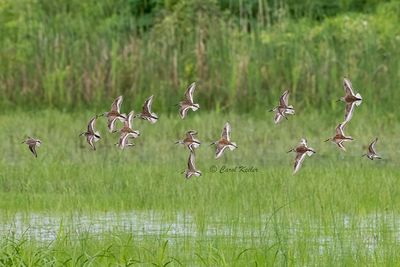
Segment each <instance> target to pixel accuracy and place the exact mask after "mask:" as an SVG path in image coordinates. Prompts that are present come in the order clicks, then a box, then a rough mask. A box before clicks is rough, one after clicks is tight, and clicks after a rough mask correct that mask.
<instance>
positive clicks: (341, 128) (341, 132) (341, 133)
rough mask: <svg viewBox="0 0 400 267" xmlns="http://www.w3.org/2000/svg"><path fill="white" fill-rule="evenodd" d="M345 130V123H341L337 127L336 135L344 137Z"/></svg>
mask: <svg viewBox="0 0 400 267" xmlns="http://www.w3.org/2000/svg"><path fill="white" fill-rule="evenodd" d="M343 129H344V123H339V124H338V126H336V134H340V135H344V132H343Z"/></svg>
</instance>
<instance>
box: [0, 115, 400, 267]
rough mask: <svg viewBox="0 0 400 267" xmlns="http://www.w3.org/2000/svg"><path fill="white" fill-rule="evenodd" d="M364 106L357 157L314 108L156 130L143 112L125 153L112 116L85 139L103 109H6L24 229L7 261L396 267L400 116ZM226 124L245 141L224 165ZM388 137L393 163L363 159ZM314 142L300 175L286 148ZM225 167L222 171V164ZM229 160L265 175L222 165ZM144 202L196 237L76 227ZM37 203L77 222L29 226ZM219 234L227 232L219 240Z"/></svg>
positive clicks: (172, 120)
mask: <svg viewBox="0 0 400 267" xmlns="http://www.w3.org/2000/svg"><path fill="white" fill-rule="evenodd" d="M357 111H360V112H357V113H356V114H355V115H354V118H353V120H352V121H351V123H350V124H349V126H348V127H347V129H346V130H347V131H346V133H347V134H349V135H352V136H353V137H354V138H355V139H356V140H355V141H354V142H353V143H349V144H348V145H347V148H348V151H347V152H342V151H339V150H338V149H336V148H335V147H334V145H333V144H330V143H324V142H323V140H325V139H326V138H327V137H329V136H331V135H333V133H334V127H335V124H336V123H337V120H336V119H335V118H336V117H335V118H334V117H331V116H327V115H323V114H316V113H313V112H307V111H304V112H303V113H302V114H301V113H300V114H298V115H296V117H292V118H290V120H289V121H283V122H282V124H280V125H274V124H273V123H272V120H271V116H272V114H270V113H267V112H266V114H260V115H259V116H258V117H253V116H251V115H250V114H243V115H235V114H216V113H208V114H207V113H204V112H203V113H202V112H197V113H191V114H189V118H188V119H187V120H180V119H178V118H177V116H172V115H166V116H162V114H161V115H160V121H159V122H158V123H156V124H154V125H150V124H148V123H146V122H143V121H139V120H135V121H134V127H135V128H137V129H139V130H140V131H141V133H142V136H141V137H140V138H138V139H136V140H135V143H136V146H135V147H134V148H132V149H129V150H125V151H120V150H119V149H117V148H116V147H115V146H114V143H115V142H116V140H117V138H118V136H117V135H113V134H110V133H108V132H107V131H106V127H105V124H106V123H105V121H104V119H103V118H100V119H99V121H98V124H97V125H98V129H99V130H100V132H101V134H102V140H101V141H100V142H99V143H97V148H98V150H97V151H91V150H90V149H89V148H88V146H87V144H86V143H85V140H84V139H83V138H81V139H79V137H78V134H79V133H80V132H81V131H82V130H84V129H85V127H86V121H87V120H88V119H89V118H90V116H91V114H87V113H73V114H71V113H61V112H58V111H40V112H35V113H30V114H28V113H18V112H17V113H10V114H7V115H2V116H1V117H0V126H1V128H2V129H3V130H2V131H1V132H0V139H1V140H3V142H2V145H1V146H2V151H3V155H2V158H1V159H0V198H1V199H2V201H1V202H0V210H1V218H2V221H3V223H4V224H6V225H7V224H10V225H11V226H10V227H9V229H10V230H9V231H8V232H3V233H2V235H3V237H4V238H3V239H2V243H1V245H0V246H1V247H2V248H3V249H2V251H1V252H0V261H1V262H2V263H3V264H4V265H12V264H13V265H21V264H26V265H37V266H41V265H46V264H47V265H51V264H55V265H63V264H68V265H80V264H95V265H98V264H111V265H115V264H120V265H129V264H135V263H139V264H149V265H150V264H153V263H154V264H156V265H164V264H166V263H168V262H170V264H173V265H176V266H178V265H188V264H192V265H209V266H213V265H227V266H232V265H237V266H241V265H243V264H246V263H247V264H249V263H254V264H258V265H260V264H262V265H273V264H274V263H275V264H282V265H291V264H294V265H304V264H306V265H321V264H323V265H335V266H337V263H340V264H341V265H349V264H356V265H357V264H363V263H368V262H374V264H376V265H393V264H394V263H395V262H398V256H397V255H400V254H399V253H398V249H397V247H396V246H395V243H396V240H397V239H396V238H397V237H396V236H397V232H396V230H395V229H397V227H398V218H397V216H398V213H397V211H398V210H399V208H400V207H399V203H400V181H399V179H398V177H399V175H400V171H399V168H398V167H397V166H398V160H397V158H396V157H397V155H398V150H397V147H398V146H399V140H398V139H397V138H396V134H397V132H398V130H399V128H400V125H399V123H398V122H397V121H396V120H394V118H393V117H390V116H386V117H384V119H380V120H378V119H375V117H374V116H368V115H367V114H364V113H363V112H362V110H361V109H360V110H357ZM335 112H336V111H333V112H332V113H335ZM339 113H340V114H339ZM341 113H342V111H338V116H337V117H340V116H341V115H342V114H341ZM264 115H266V116H268V117H267V118H265V117H264ZM333 115H334V116H336V114H333ZM333 115H332V116H333ZM340 118H341V117H340ZM225 121H230V122H231V124H232V127H233V130H232V139H233V140H234V141H235V142H237V143H238V145H239V148H238V149H237V150H235V151H233V152H230V151H229V152H228V153H226V155H224V157H223V158H222V159H220V160H215V159H214V158H213V155H214V150H213V149H212V148H211V147H209V145H208V144H209V143H210V142H211V141H214V140H215V139H217V138H218V136H219V135H220V132H221V128H222V126H223V124H224V122H225ZM370 125H376V126H375V127H370ZM389 126H390V127H389ZM15 129H22V132H19V133H17V134H16V133H15V132H14V131H15ZM189 129H196V130H197V131H198V132H199V139H200V140H201V141H203V144H202V146H201V147H200V149H199V150H198V152H197V153H196V155H197V162H196V163H197V164H196V165H197V167H198V168H199V169H200V170H201V171H202V172H203V175H202V176H201V177H198V178H194V179H190V180H185V179H184V177H183V175H182V174H181V172H182V171H183V170H184V169H185V168H186V161H187V156H188V153H187V151H186V150H185V149H184V148H183V147H180V146H177V145H174V141H175V140H178V139H180V138H181V137H182V136H183V134H184V133H185V131H186V130H189ZM25 133H26V134H29V135H33V136H36V137H38V138H41V139H42V141H43V146H41V147H40V148H39V149H38V155H39V157H38V158H37V159H35V158H34V157H33V156H32V155H31V154H30V152H29V150H28V149H27V148H26V146H25V145H22V144H20V142H21V139H23V134H25ZM375 136H378V137H379V138H380V141H379V143H378V145H377V149H378V151H380V152H381V154H382V156H383V157H384V160H382V161H369V160H366V159H365V158H361V154H362V153H363V152H364V150H365V149H366V146H367V145H368V143H369V142H370V141H371V140H372V139H373V138H374V137H375ZM301 137H306V138H307V139H308V141H309V144H310V146H312V147H313V148H314V149H316V150H317V154H316V155H314V156H313V157H311V158H307V159H306V160H305V162H304V166H303V168H302V169H301V171H300V172H299V173H298V174H297V175H295V176H293V175H292V164H293V159H294V155H293V154H286V151H287V150H288V149H289V148H291V147H292V146H294V145H296V144H297V143H298V141H299V139H300V138H301ZM214 166H216V167H217V172H212V170H211V168H213V167H214ZM223 166H226V167H228V168H234V167H236V166H246V167H249V168H250V167H253V168H256V169H257V172H247V173H244V172H228V173H227V172H220V170H222V167H223ZM131 210H135V211H143V212H145V213H146V212H149V213H151V212H156V213H158V214H161V216H162V218H163V220H164V221H163V222H161V224H160V225H164V224H166V225H170V224H172V223H173V222H174V220H175V219H174V218H176V214H177V213H182V214H185V215H186V216H190V217H191V218H192V221H191V223H192V224H193V225H194V227H195V229H196V232H197V234H196V235H195V236H191V235H188V236H186V235H183V236H182V235H176V234H174V233H173V232H172V233H171V232H170V231H169V230H168V229H167V230H165V231H161V232H160V233H159V234H149V235H148V236H146V235H145V236H137V235H135V234H132V233H131V234H130V233H129V231H128V232H124V231H122V232H121V231H120V230H118V229H115V230H111V231H110V232H107V231H106V232H101V233H96V232H94V233H93V232H88V233H85V231H78V230H79V225H78V226H76V225H75V226H73V225H69V224H68V218H69V217H70V216H71V214H72V213H74V214H75V213H78V214H84V215H86V214H99V213H100V214H101V213H102V212H107V211H112V212H117V213H118V212H124V211H131ZM32 212H36V213H38V214H41V213H45V214H56V215H57V216H60V218H62V219H63V222H64V224H65V225H66V226H65V227H62V225H61V226H58V227H57V230H55V236H56V237H55V239H52V241H51V242H50V243H49V242H43V241H40V240H36V239H35V238H33V239H32V238H31V237H30V236H29V235H23V234H22V236H21V234H19V235H16V234H15V233H16V228H15V227H16V226H13V222H14V223H15V221H14V218H15V214H17V213H21V214H28V215H29V214H31V213H32ZM371 217H372V218H373V220H371V221H368V220H367V221H365V220H366V218H371ZM115 220H117V218H116V219H115ZM216 222H219V223H216ZM347 222H349V223H347ZM162 223H164V224H162ZM143 227H145V225H144V226H143ZM210 229H211V230H212V229H214V230H213V231H215V233H214V234H212V235H210V234H209V231H211V230H210ZM371 240H372V241H371ZM371 242H372V243H373V245H372V246H373V247H372V248H371Z"/></svg>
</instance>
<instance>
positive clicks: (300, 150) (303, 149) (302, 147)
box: [288, 138, 316, 174]
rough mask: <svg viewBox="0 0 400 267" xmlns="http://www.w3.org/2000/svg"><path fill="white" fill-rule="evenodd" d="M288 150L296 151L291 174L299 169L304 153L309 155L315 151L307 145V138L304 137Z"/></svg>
mask: <svg viewBox="0 0 400 267" xmlns="http://www.w3.org/2000/svg"><path fill="white" fill-rule="evenodd" d="M289 152H296V158H295V160H294V167H293V169H294V170H293V174H295V173H296V172H298V171H299V170H300V167H301V165H302V163H303V161H304V159H305V157H306V155H308V156H311V155H312V154H314V153H316V152H315V150H314V149H313V148H311V147H308V145H307V140H306V139H304V138H303V139H301V141H300V144H299V145H298V146H297V147H295V148H292V149H291V150H289V151H288V153H289Z"/></svg>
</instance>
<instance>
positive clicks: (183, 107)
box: [179, 83, 200, 119]
mask: <svg viewBox="0 0 400 267" xmlns="http://www.w3.org/2000/svg"><path fill="white" fill-rule="evenodd" d="M195 89H196V83H192V84H191V85H189V87H188V88H187V89H186V92H185V99H184V100H182V101H181V102H179V115H180V116H181V118H182V119H184V118H185V117H186V114H187V112H188V110H189V109H191V110H193V111H196V110H198V109H199V108H200V105H199V104H195V103H194V102H193V92H194V90H195Z"/></svg>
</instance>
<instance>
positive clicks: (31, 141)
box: [21, 136, 42, 158]
mask: <svg viewBox="0 0 400 267" xmlns="http://www.w3.org/2000/svg"><path fill="white" fill-rule="evenodd" d="M24 143H25V144H27V145H28V148H29V150H30V151H31V152H32V154H33V155H34V156H35V157H36V158H37V153H36V148H37V147H39V146H40V145H41V144H42V141H40V140H39V139H36V138H32V137H29V136H28V138H27V139H26V140H25V141H23V142H22V143H21V144H24Z"/></svg>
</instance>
